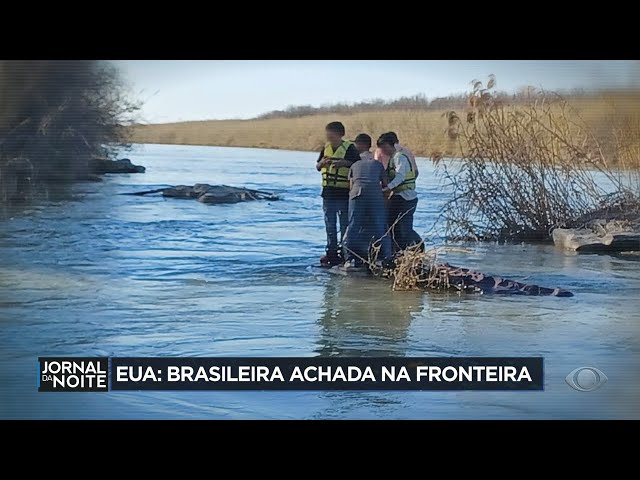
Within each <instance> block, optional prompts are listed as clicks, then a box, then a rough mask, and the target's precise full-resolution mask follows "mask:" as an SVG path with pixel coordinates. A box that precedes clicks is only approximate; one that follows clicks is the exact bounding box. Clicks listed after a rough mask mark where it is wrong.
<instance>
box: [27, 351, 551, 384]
mask: <svg viewBox="0 0 640 480" xmlns="http://www.w3.org/2000/svg"><path fill="white" fill-rule="evenodd" d="M38 362H39V375H38V391H40V392H107V391H125V390H158V391H160V390H543V389H544V361H543V358H542V357H452V358H445V357H353V358H349V357H297V358H293V357H268V358H267V357H188V358H185V357H40V358H38Z"/></svg>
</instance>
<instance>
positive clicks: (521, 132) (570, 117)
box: [436, 77, 640, 240]
mask: <svg viewBox="0 0 640 480" xmlns="http://www.w3.org/2000/svg"><path fill="white" fill-rule="evenodd" d="M494 87H495V79H494V78H493V77H491V78H490V80H489V82H488V83H487V85H486V87H485V86H484V85H483V83H482V82H480V81H474V82H473V91H472V93H471V94H470V96H469V99H468V109H467V111H466V112H465V114H464V115H463V116H462V117H461V116H460V115H458V113H456V112H454V111H449V112H447V113H446V114H445V116H446V119H447V122H448V126H447V134H448V136H449V137H450V138H452V139H456V140H458V141H459V147H460V152H461V155H460V156H461V159H460V161H452V162H445V161H440V160H438V159H437V160H436V162H437V163H438V165H439V167H440V168H441V169H442V173H443V177H444V179H445V182H446V183H447V184H448V187H449V188H451V189H452V192H453V196H452V199H451V200H450V201H449V202H448V203H447V205H446V207H445V212H444V217H445V219H446V222H447V236H448V238H450V239H476V240H480V239H509V240H521V239H544V238H547V237H548V236H549V234H550V232H551V230H552V229H553V228H554V227H558V226H567V225H570V224H572V222H574V221H575V220H576V219H577V218H579V217H581V216H584V215H586V214H588V213H589V212H592V211H594V210H596V209H598V208H603V207H604V206H606V205H607V203H608V202H612V201H617V199H619V198H620V197H621V196H624V197H625V198H632V199H636V200H637V199H638V175H637V170H633V169H631V168H626V166H625V165H626V164H628V165H629V166H630V165H631V164H634V165H636V166H640V162H638V151H637V149H636V150H633V149H632V148H630V147H629V148H627V150H625V151H623V148H622V147H623V145H624V143H623V142H620V141H617V142H616V148H615V149H613V151H614V152H616V153H615V154H614V155H618V156H617V157H614V158H615V159H616V160H617V161H616V162H615V163H616V164H617V165H616V167H615V168H614V166H613V163H614V162H613V159H612V157H611V156H609V155H607V154H606V153H605V151H604V150H603V147H602V145H601V143H600V142H599V141H598V140H597V139H596V138H595V136H594V135H593V134H592V133H591V132H590V131H589V128H588V127H587V125H586V123H585V122H584V121H583V120H582V119H581V117H580V116H579V115H578V114H577V113H576V112H573V111H570V108H569V106H568V105H567V103H566V102H565V101H564V100H563V99H562V98H561V97H560V96H558V95H555V94H547V93H545V92H533V91H529V101H528V102H525V103H523V104H520V105H517V106H514V105H507V104H506V103H505V102H503V101H502V100H500V99H496V98H495V97H494V95H493V93H492V92H493V89H494ZM627 131H628V130H627ZM634 135H635V140H637V137H638V132H637V131H635V133H634ZM627 140H628V139H627ZM626 144H627V145H631V144H632V142H627V143H626ZM635 145H638V143H637V142H636V143H635ZM620 156H623V157H624V158H621V157H620ZM624 162H626V164H625V163H624ZM634 172H635V173H634Z"/></svg>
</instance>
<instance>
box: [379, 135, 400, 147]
mask: <svg viewBox="0 0 640 480" xmlns="http://www.w3.org/2000/svg"><path fill="white" fill-rule="evenodd" d="M395 140H396V139H395V137H393V135H391V134H389V133H383V134H382V135H380V138H378V142H377V143H376V145H378V146H379V147H381V146H382V145H391V146H392V147H393V146H394V145H395V144H396V141H395Z"/></svg>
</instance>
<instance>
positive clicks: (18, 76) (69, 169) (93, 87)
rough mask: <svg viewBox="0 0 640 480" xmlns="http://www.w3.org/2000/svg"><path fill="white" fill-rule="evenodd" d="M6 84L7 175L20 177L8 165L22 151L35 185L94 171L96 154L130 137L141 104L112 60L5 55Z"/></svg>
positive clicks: (1, 67) (1, 113)
mask: <svg viewBox="0 0 640 480" xmlns="http://www.w3.org/2000/svg"><path fill="white" fill-rule="evenodd" d="M0 88H1V89H2V96H1V97H0V181H2V182H3V183H6V182H11V181H12V180H13V179H12V178H10V176H11V172H12V170H11V169H3V166H5V167H6V166H7V165H9V164H10V163H11V162H12V161H14V159H16V158H21V159H25V161H27V162H29V165H30V167H31V169H32V174H31V176H30V177H28V178H29V181H30V182H31V184H33V186H45V187H50V186H52V185H60V184H66V183H69V182H71V181H73V180H74V179H76V178H78V177H82V176H84V175H86V170H87V163H88V160H89V159H90V158H91V157H92V156H105V155H107V154H109V153H110V149H112V148H114V146H119V145H122V144H123V143H124V142H126V134H127V131H126V129H125V127H126V126H127V125H129V124H130V123H132V120H133V119H134V114H135V112H137V110H138V109H139V104H138V103H136V102H134V101H131V100H130V99H129V98H128V97H127V95H126V89H125V88H124V85H123V83H122V81H121V79H120V76H119V74H118V71H117V70H116V67H115V66H113V65H111V64H109V63H106V62H99V61H83V60H82V61H81V60H71V61H67V60H65V61H57V60H47V61H1V62H0ZM14 163H15V162H14ZM3 170H4V178H3ZM0 186H1V185H0ZM0 193H2V189H1V188H0ZM5 197H6V195H5ZM2 200H6V198H2V196H0V201H2Z"/></svg>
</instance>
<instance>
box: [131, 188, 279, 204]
mask: <svg viewBox="0 0 640 480" xmlns="http://www.w3.org/2000/svg"><path fill="white" fill-rule="evenodd" d="M152 193H162V196H163V197H167V198H180V199H188V200H191V199H195V200H198V201H199V202H202V203H208V204H213V205H220V204H228V203H239V202H247V201H251V200H279V199H280V197H278V195H276V194H275V193H270V192H263V191H260V190H251V189H249V188H242V187H230V186H228V185H209V184H208V183H196V184H195V185H194V186H189V185H176V186H175V187H166V188H157V189H155V190H147V191H144V192H134V193H130V194H129V195H150V194H152Z"/></svg>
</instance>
